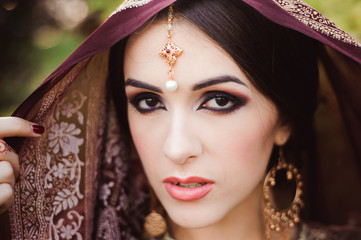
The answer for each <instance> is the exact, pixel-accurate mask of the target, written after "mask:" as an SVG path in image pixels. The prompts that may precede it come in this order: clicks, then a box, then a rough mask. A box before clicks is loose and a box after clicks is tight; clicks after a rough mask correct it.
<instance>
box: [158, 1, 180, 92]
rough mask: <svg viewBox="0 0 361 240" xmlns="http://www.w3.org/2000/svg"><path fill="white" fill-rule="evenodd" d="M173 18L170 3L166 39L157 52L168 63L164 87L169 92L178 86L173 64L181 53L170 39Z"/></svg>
mask: <svg viewBox="0 0 361 240" xmlns="http://www.w3.org/2000/svg"><path fill="white" fill-rule="evenodd" d="M173 18H174V12H173V6H172V5H170V6H169V12H168V40H167V42H166V43H165V45H164V47H163V48H162V49H161V50H160V52H159V55H160V56H161V57H163V58H165V61H166V62H167V63H168V65H169V70H168V76H169V78H168V81H167V82H166V84H165V87H166V89H167V90H168V91H170V92H174V91H175V90H177V88H178V84H177V82H176V81H175V80H174V78H173V74H174V71H173V66H174V64H175V62H176V61H177V57H179V56H180V55H181V54H182V53H183V50H182V49H181V48H179V47H177V46H176V45H175V44H174V43H173V41H172V28H173Z"/></svg>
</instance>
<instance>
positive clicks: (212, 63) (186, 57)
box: [124, 21, 249, 83]
mask: <svg viewBox="0 0 361 240" xmlns="http://www.w3.org/2000/svg"><path fill="white" fill-rule="evenodd" d="M166 41H167V25H166V22H164V23H163V22H160V21H157V22H155V23H153V24H151V25H149V26H147V27H146V28H144V29H143V30H142V31H141V32H140V33H139V32H137V33H135V34H133V35H132V36H131V37H130V38H129V41H128V42H127V45H126V50H125V63H124V71H125V75H126V77H127V75H128V74H130V75H132V77H145V78H148V80H149V79H152V78H163V79H164V81H165V80H166V79H167V76H168V74H167V73H168V64H167V63H166V62H165V60H164V59H163V58H162V57H160V55H159V52H160V50H161V49H162V48H163V46H164V44H165V42H166ZM172 41H173V42H174V43H175V45H177V46H178V47H180V48H182V49H183V53H182V55H181V56H179V57H177V61H176V64H175V65H174V67H173V70H174V77H175V78H181V79H187V80H194V81H201V80H203V79H208V78H212V77H214V76H219V75H225V74H228V75H236V76H241V77H242V78H243V79H245V81H246V82H247V83H248V82H249V81H248V80H247V79H246V77H245V76H244V74H243V72H242V71H241V69H240V68H239V67H238V65H237V63H236V62H235V61H234V60H233V58H232V57H231V56H230V55H229V54H228V53H226V52H225V51H224V50H223V49H222V48H221V47H220V46H219V45H218V44H217V43H215V42H214V41H213V40H212V39H210V38H209V37H208V36H207V35H206V34H205V33H203V32H202V31H200V30H199V29H198V28H197V27H195V26H194V25H193V24H190V23H189V22H188V21H181V22H178V23H177V24H175V27H174V30H173V35H172ZM140 69H142V70H141V71H140ZM133 75H136V76H133ZM182 81H183V80H182Z"/></svg>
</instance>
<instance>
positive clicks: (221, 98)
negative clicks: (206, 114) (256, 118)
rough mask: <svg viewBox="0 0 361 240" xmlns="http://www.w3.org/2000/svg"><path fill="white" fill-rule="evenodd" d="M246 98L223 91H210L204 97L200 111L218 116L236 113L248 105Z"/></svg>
mask: <svg viewBox="0 0 361 240" xmlns="http://www.w3.org/2000/svg"><path fill="white" fill-rule="evenodd" d="M248 101H249V99H248V98H247V97H245V96H235V95H233V94H230V93H227V92H223V91H209V92H206V93H205V94H204V95H203V99H202V103H201V104H200V106H199V107H198V108H197V111H198V110H206V111H211V112H213V113H218V114H227V113H231V112H234V111H236V110H238V109H239V108H241V107H242V106H244V105H246V104H247V103H248Z"/></svg>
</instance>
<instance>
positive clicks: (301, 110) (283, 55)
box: [110, 0, 319, 166]
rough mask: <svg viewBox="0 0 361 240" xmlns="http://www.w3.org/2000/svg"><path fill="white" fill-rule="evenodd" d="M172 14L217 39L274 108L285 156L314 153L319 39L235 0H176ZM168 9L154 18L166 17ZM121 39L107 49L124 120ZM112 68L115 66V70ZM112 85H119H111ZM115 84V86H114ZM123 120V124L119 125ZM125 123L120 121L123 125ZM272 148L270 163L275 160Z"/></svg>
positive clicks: (300, 158)
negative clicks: (282, 127) (284, 132)
mask: <svg viewBox="0 0 361 240" xmlns="http://www.w3.org/2000/svg"><path fill="white" fill-rule="evenodd" d="M173 8H174V11H175V13H176V14H178V15H181V16H182V17H184V18H186V19H188V20H189V21H191V22H192V23H194V24H195V26H197V27H198V28H199V29H200V30H201V31H203V32H205V33H206V34H207V35H208V36H209V37H210V38H211V39H213V40H214V41H215V42H216V43H218V44H219V45H220V46H221V47H222V48H223V49H224V50H225V51H226V52H227V53H228V54H229V55H230V56H231V57H232V58H233V59H234V60H235V62H236V63H238V65H239V67H240V68H241V69H242V70H243V71H244V73H245V74H246V75H247V77H248V78H249V80H250V81H251V83H252V84H253V85H254V86H255V88H256V89H257V90H258V91H259V92H261V93H262V94H263V95H264V96H265V97H266V98H268V99H269V100H270V101H272V102H273V103H274V104H275V105H276V106H277V108H278V111H279V114H280V117H281V120H282V121H283V122H284V123H285V124H289V125H290V127H291V129H292V134H291V137H290V139H289V141H288V142H287V143H286V145H285V146H284V152H285V155H286V157H287V160H289V161H292V162H294V163H295V164H296V165H298V166H300V165H301V163H302V162H305V161H312V159H313V158H314V130H313V116H314V112H315V110H316V107H317V93H318V67H317V54H318V48H319V43H318V42H316V41H315V40H313V39H311V38H308V37H307V36H305V35H303V34H300V33H298V32H296V31H293V30H290V29H287V28H284V27H282V26H279V25H278V24H275V23H273V22H271V21H269V20H268V19H266V18H265V17H264V16H262V15H261V14H260V13H258V12H257V11H256V10H255V9H253V8H252V7H250V6H249V5H247V4H246V3H244V2H243V1H239V0H222V1H219V0H179V1H177V2H175V3H174V5H173ZM167 12H168V9H164V10H162V11H161V12H160V13H159V14H158V16H157V18H160V19H165V18H166V16H167ZM124 47H125V41H124V40H123V41H121V42H119V43H118V44H117V45H116V46H114V48H113V49H112V52H111V62H113V64H114V62H117V64H116V65H110V75H111V78H113V79H114V81H112V82H113V86H112V90H113V91H116V94H113V97H114V98H115V102H116V104H117V105H118V106H117V108H118V109H119V110H120V112H119V117H120V119H121V121H122V122H123V124H125V122H126V119H124V116H126V112H125V111H126V110H125V109H126V108H125V107H124V104H123V106H121V105H122V104H121V102H122V101H123V102H124V100H125V97H124V93H123V94H122V95H119V87H120V88H122V86H121V84H122V83H119V82H122V81H121V79H122V77H123V76H122V69H119V66H120V67H121V66H122V65H123V64H122V62H123V59H122V56H119V55H120V54H119V51H121V52H123V51H122V50H124ZM114 67H116V69H114ZM114 84H117V85H118V86H115V85H114ZM119 84H120V85H119ZM123 124H122V125H123ZM123 126H124V125H123ZM127 131H129V130H127ZM277 156H278V152H277V149H276V148H275V149H274V151H273V153H272V157H271V160H270V164H274V163H275V161H276V160H277Z"/></svg>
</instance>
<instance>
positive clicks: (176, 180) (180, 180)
mask: <svg viewBox="0 0 361 240" xmlns="http://www.w3.org/2000/svg"><path fill="white" fill-rule="evenodd" d="M163 182H164V183H167V182H168V183H183V184H186V183H214V182H213V181H212V180H209V179H206V178H202V177H198V176H192V177H187V178H178V177H173V176H172V177H167V178H165V179H164V180H163Z"/></svg>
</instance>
